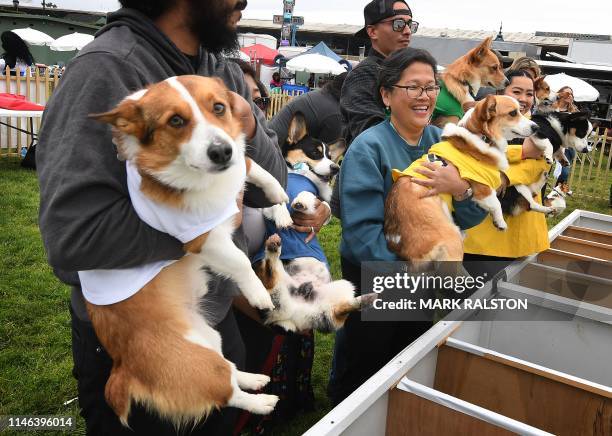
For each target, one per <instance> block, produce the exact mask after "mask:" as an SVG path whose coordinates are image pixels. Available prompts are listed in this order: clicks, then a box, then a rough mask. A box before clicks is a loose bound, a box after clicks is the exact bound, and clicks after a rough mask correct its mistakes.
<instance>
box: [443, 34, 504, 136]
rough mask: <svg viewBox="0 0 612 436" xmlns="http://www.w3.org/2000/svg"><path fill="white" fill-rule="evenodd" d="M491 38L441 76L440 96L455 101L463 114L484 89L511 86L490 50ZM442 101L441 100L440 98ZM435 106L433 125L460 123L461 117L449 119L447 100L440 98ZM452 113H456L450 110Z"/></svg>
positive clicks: (453, 64) (458, 60)
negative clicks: (448, 96) (446, 95)
mask: <svg viewBox="0 0 612 436" xmlns="http://www.w3.org/2000/svg"><path fill="white" fill-rule="evenodd" d="M491 44H492V38H491V37H489V38H487V39H485V40H484V41H482V42H481V43H480V44H479V45H478V46H477V47H474V48H473V49H472V50H470V51H469V52H467V53H466V54H465V55H463V56H461V57H460V58H459V59H457V60H455V61H454V62H453V63H451V64H450V65H448V66H447V67H446V69H445V70H444V71H443V72H442V73H441V74H440V81H441V82H442V83H441V85H442V88H443V89H442V91H441V94H445V93H446V91H445V90H444V88H446V90H447V91H448V93H449V94H450V97H451V98H454V99H455V100H456V101H457V102H458V104H459V106H460V107H461V108H462V110H463V111H467V110H468V109H470V108H471V107H472V106H473V105H474V99H475V96H476V94H478V91H479V90H480V88H481V87H483V86H490V87H492V88H497V89H503V88H504V86H506V84H507V83H508V80H507V79H506V76H505V75H504V70H503V68H502V65H501V63H500V61H499V59H498V57H497V55H496V54H495V52H493V50H492V49H491ZM440 97H442V98H440ZM440 97H439V98H438V101H437V102H436V110H435V111H434V113H433V119H432V123H433V124H435V125H437V126H439V127H444V126H445V125H446V123H449V122H450V123H457V122H458V121H459V119H460V118H461V117H460V116H459V115H458V114H456V115H450V112H449V111H448V109H447V108H445V107H442V106H443V105H444V104H445V101H446V98H444V95H441V96H440ZM451 112H454V111H452V110H451Z"/></svg>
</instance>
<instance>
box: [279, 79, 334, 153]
mask: <svg viewBox="0 0 612 436" xmlns="http://www.w3.org/2000/svg"><path fill="white" fill-rule="evenodd" d="M296 112H301V113H302V114H304V118H305V119H306V127H307V128H308V134H309V135H310V136H312V137H313V138H316V139H318V140H320V141H323V142H325V143H326V144H331V143H332V142H334V141H335V140H336V139H339V138H341V137H342V119H341V116H340V105H339V103H338V100H336V98H334V96H333V95H331V94H330V93H329V92H327V91H325V90H323V89H319V90H316V91H311V92H307V93H305V94H302V95H300V96H298V97H295V98H294V99H292V100H291V101H290V102H289V103H288V104H286V105H285V106H284V107H283V108H282V109H281V110H280V112H279V113H277V114H276V115H275V116H274V118H272V120H271V121H270V128H271V129H272V130H274V131H275V132H276V135H277V136H278V143H279V144H280V146H281V147H282V146H283V144H285V141H286V140H287V132H288V131H289V123H290V122H291V118H292V117H293V115H294V114H295V113H296Z"/></svg>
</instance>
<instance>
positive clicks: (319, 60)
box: [287, 53, 346, 75]
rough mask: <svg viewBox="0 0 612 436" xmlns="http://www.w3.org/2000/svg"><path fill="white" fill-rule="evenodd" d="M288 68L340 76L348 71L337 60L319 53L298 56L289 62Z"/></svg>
mask: <svg viewBox="0 0 612 436" xmlns="http://www.w3.org/2000/svg"><path fill="white" fill-rule="evenodd" d="M287 68H288V69H290V70H291V71H304V72H306V73H315V74H333V75H338V74H342V73H344V72H346V69H345V68H344V67H343V66H342V65H340V64H339V63H338V62H336V61H335V60H333V59H331V58H328V57H327V56H323V55H320V54H317V53H312V54H305V55H300V56H296V57H294V58H293V59H291V60H290V61H289V62H287Z"/></svg>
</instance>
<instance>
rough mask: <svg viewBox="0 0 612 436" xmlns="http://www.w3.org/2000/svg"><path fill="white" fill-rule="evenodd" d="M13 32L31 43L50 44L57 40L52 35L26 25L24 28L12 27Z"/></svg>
mask: <svg viewBox="0 0 612 436" xmlns="http://www.w3.org/2000/svg"><path fill="white" fill-rule="evenodd" d="M11 32H13V33H15V34H17V35H18V36H19V37H20V38H21V39H23V40H24V41H25V42H27V43H28V44H30V45H49V44H51V43H52V42H53V41H55V40H54V39H53V38H52V37H51V36H49V35H47V34H46V33H44V32H41V31H40V30H36V29H32V28H31V27H24V28H22V29H12V30H11Z"/></svg>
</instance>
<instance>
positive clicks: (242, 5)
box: [234, 0, 247, 11]
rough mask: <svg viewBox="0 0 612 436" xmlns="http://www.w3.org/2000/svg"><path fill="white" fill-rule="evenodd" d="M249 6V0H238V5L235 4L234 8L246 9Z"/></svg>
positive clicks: (238, 9)
mask: <svg viewBox="0 0 612 436" xmlns="http://www.w3.org/2000/svg"><path fill="white" fill-rule="evenodd" d="M246 7H247V0H238V3H236V6H234V9H235V10H237V11H244V10H245V9H246Z"/></svg>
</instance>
